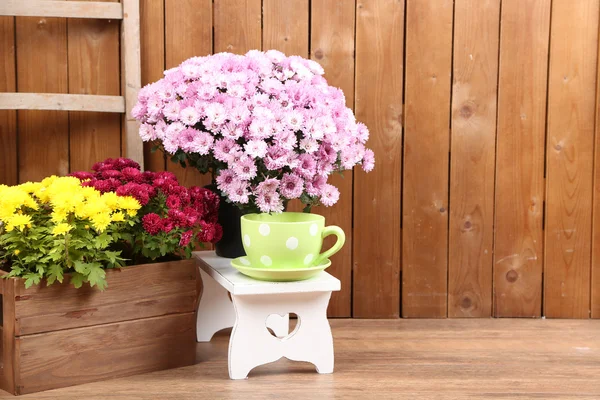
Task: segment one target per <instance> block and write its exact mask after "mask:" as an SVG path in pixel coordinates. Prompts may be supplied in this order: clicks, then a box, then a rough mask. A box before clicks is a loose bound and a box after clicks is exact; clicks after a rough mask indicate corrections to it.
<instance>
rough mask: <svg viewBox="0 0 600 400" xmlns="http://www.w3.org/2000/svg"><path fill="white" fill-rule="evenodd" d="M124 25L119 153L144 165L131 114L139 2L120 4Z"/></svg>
mask: <svg viewBox="0 0 600 400" xmlns="http://www.w3.org/2000/svg"><path fill="white" fill-rule="evenodd" d="M121 3H122V4H123V22H122V23H121V93H123V97H124V98H125V114H124V115H123V117H122V126H123V134H122V135H121V139H122V140H121V144H122V149H121V152H122V153H123V155H124V156H126V157H128V158H130V159H132V160H134V161H136V162H138V163H139V164H140V165H141V164H143V163H144V143H143V142H142V138H141V137H140V135H139V130H140V123H139V122H138V121H137V120H136V119H135V118H134V117H133V114H132V110H133V107H135V104H136V103H137V100H138V94H139V92H140V90H141V88H142V70H141V65H140V42H141V40H140V2H139V0H122V1H121Z"/></svg>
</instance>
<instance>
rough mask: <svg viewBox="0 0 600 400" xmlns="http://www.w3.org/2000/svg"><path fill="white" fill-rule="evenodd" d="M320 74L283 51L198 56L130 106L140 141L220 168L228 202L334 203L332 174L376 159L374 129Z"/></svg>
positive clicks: (369, 165) (274, 206)
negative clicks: (371, 136) (294, 200)
mask: <svg viewBox="0 0 600 400" xmlns="http://www.w3.org/2000/svg"><path fill="white" fill-rule="evenodd" d="M323 73H324V71H323V68H322V67H321V66H320V65H319V64H318V63H317V62H315V61H312V60H306V59H304V58H302V57H299V56H290V57H286V56H285V55H284V54H283V53H281V52H279V51H276V50H270V51H267V52H261V51H257V50H253V51H249V52H248V53H247V54H246V55H235V54H229V53H219V54H214V55H211V56H206V57H193V58H190V59H189V60H186V61H184V62H183V63H182V64H181V65H180V66H178V67H175V68H171V69H170V70H168V71H165V74H164V77H163V78H162V79H161V80H159V81H157V82H155V83H152V84H150V85H147V86H145V87H144V88H142V90H140V93H139V96H138V104H136V105H135V107H134V108H133V110H132V112H133V115H134V117H135V118H136V119H138V120H139V121H140V122H141V123H142V125H141V127H140V136H141V137H142V140H144V141H154V142H156V143H158V144H159V146H160V147H161V148H162V149H163V150H164V151H166V152H167V153H170V154H175V155H176V156H181V155H182V154H181V153H186V154H187V155H189V156H188V157H176V158H180V159H185V160H186V163H188V165H190V166H195V167H197V168H199V169H200V170H201V171H203V172H205V171H206V170H207V169H208V170H209V171H211V172H212V173H213V174H215V175H216V176H217V177H218V178H217V184H218V186H219V189H220V190H221V193H223V194H224V195H225V196H226V197H228V200H229V201H232V202H237V203H242V202H243V203H244V204H246V203H250V204H249V206H252V207H254V209H256V208H259V209H260V210H263V211H264V210H268V211H269V212H279V210H281V209H282V207H280V205H281V204H283V202H284V201H285V199H290V198H297V197H301V198H302V200H303V201H304V202H307V203H308V204H318V203H319V202H321V203H322V204H324V205H332V204H334V203H335V202H336V201H337V197H338V196H339V193H338V192H336V191H335V190H334V188H332V187H330V186H327V185H328V184H327V178H328V176H329V175H330V174H331V173H333V172H337V171H340V172H341V171H342V170H347V169H352V168H354V166H356V165H362V168H363V169H364V170H365V171H370V170H372V169H373V167H374V164H375V160H374V155H373V152H372V151H370V150H368V149H366V148H365V143H366V141H367V140H368V138H369V131H368V129H367V127H366V126H365V125H364V124H362V123H359V122H357V121H356V118H355V117H354V113H353V112H352V110H351V109H349V108H347V107H346V104H345V102H346V99H345V97H344V94H343V92H342V91H341V90H340V89H338V88H335V87H332V86H329V85H328V84H327V81H326V80H325V78H324V77H323V76H322V75H323ZM225 171H227V172H225ZM271 179H274V181H269V180H271ZM280 180H281V181H280ZM273 187H275V188H273ZM303 195H304V196H303ZM259 203H260V204H259ZM265 212H266V211H265Z"/></svg>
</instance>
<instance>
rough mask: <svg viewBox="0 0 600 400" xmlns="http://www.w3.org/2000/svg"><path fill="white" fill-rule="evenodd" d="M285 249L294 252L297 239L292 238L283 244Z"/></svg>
mask: <svg viewBox="0 0 600 400" xmlns="http://www.w3.org/2000/svg"><path fill="white" fill-rule="evenodd" d="M285 247H287V248H288V249H290V250H296V248H297V247H298V239H296V238H295V237H293V236H292V237H291V238H289V239H288V240H287V241H286V242H285Z"/></svg>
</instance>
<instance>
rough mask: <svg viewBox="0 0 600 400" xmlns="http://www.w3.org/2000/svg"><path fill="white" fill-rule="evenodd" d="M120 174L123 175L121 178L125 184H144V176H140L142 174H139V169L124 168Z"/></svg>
mask: <svg viewBox="0 0 600 400" xmlns="http://www.w3.org/2000/svg"><path fill="white" fill-rule="evenodd" d="M121 173H122V174H123V178H124V179H125V180H126V181H127V182H135V183H142V182H144V176H143V175H142V173H141V172H140V170H139V169H136V168H133V167H126V168H123V170H122V171H121Z"/></svg>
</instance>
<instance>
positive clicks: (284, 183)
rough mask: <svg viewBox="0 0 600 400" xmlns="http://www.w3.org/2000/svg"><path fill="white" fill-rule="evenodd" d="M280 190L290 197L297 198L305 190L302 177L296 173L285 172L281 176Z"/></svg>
mask: <svg viewBox="0 0 600 400" xmlns="http://www.w3.org/2000/svg"><path fill="white" fill-rule="evenodd" d="M279 191H280V192H281V194H282V195H283V196H284V197H286V198H288V199H297V198H298V197H300V195H301V194H302V192H303V191H304V184H303V183H302V178H300V177H299V176H298V175H294V174H284V175H283V178H281V184H280V186H279Z"/></svg>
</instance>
